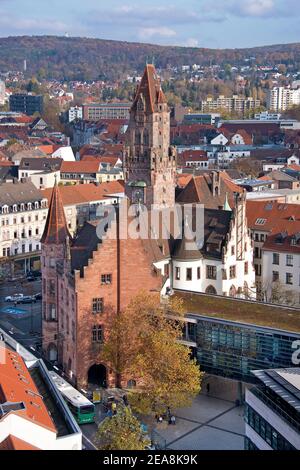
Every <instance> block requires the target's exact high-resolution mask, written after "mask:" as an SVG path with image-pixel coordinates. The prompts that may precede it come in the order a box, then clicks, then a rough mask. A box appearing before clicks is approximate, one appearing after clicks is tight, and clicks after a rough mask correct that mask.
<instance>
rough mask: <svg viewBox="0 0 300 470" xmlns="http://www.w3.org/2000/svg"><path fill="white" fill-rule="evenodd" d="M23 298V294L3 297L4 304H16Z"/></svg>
mask: <svg viewBox="0 0 300 470" xmlns="http://www.w3.org/2000/svg"><path fill="white" fill-rule="evenodd" d="M23 297H24V295H23V294H13V295H8V296H7V297H5V299H4V300H5V302H18V300H20V299H22V298H23Z"/></svg>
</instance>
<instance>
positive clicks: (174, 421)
mask: <svg viewBox="0 0 300 470" xmlns="http://www.w3.org/2000/svg"><path fill="white" fill-rule="evenodd" d="M171 423H172V424H174V425H175V424H176V418H175V416H174V415H172V416H171Z"/></svg>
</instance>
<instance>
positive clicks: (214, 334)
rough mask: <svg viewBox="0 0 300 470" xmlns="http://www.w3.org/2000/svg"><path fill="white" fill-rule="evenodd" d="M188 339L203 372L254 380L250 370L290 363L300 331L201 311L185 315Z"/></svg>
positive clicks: (282, 366)
mask: <svg viewBox="0 0 300 470" xmlns="http://www.w3.org/2000/svg"><path fill="white" fill-rule="evenodd" d="M188 318H191V320H192V321H193V322H195V320H196V323H191V324H189V326H188V335H187V336H188V337H187V340H189V341H193V342H194V343H196V345H197V346H196V347H195V348H194V351H193V353H194V355H195V357H197V360H198V362H199V364H201V369H202V370H203V371H205V372H208V373H211V374H214V375H219V376H223V377H228V378H231V379H236V380H241V381H243V382H248V383H255V382H256V378H255V376H253V375H252V374H251V370H258V369H272V368H284V367H293V364H292V354H293V352H294V349H293V347H292V345H293V342H294V341H296V340H300V334H298V333H293V332H288V331H281V330H276V329H272V328H265V327H260V326H256V325H250V324H243V323H236V322H233V321H228V320H222V319H218V318H212V317H206V316H202V315H188Z"/></svg>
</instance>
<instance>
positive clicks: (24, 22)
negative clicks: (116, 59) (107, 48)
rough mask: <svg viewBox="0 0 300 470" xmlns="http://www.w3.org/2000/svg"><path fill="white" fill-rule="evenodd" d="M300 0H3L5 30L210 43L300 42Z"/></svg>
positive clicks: (0, 17)
mask: <svg viewBox="0 0 300 470" xmlns="http://www.w3.org/2000/svg"><path fill="white" fill-rule="evenodd" d="M299 1H300V0H151V1H150V0H122V1H121V0H109V1H107V0H0V36H2V37H4V36H11V35H23V34H26V35H27V34H28V35H35V34H54V35H63V34H65V33H66V32H67V33H68V34H69V35H70V36H86V37H97V38H105V39H117V40H127V41H139V42H150V43H155V44H168V45H170V44H171V45H181V46H199V47H211V48H223V47H230V48H232V47H250V46H258V45H266V44H279V43H289V42H300V28H299V20H300V8H299Z"/></svg>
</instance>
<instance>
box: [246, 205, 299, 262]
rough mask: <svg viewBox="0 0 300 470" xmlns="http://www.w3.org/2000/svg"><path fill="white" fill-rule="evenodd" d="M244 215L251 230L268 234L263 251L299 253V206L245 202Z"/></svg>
mask: <svg viewBox="0 0 300 470" xmlns="http://www.w3.org/2000/svg"><path fill="white" fill-rule="evenodd" d="M246 215H247V221H248V227H249V228H250V229H251V230H256V231H262V232H267V233H268V237H267V240H266V241H265V243H264V249H269V250H274V251H283V252H294V253H300V243H299V242H300V205H298V204H282V203H279V202H277V201H268V202H264V201H256V202H254V201H247V205H246ZM293 237H296V244H292V239H293Z"/></svg>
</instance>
